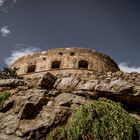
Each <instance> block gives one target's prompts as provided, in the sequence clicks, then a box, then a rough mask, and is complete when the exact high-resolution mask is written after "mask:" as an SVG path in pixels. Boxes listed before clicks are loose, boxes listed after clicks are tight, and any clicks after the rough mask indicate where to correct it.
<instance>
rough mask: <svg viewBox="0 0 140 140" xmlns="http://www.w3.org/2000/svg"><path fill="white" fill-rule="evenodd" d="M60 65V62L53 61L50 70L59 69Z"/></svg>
mask: <svg viewBox="0 0 140 140" xmlns="http://www.w3.org/2000/svg"><path fill="white" fill-rule="evenodd" d="M60 64H61V61H53V62H52V67H51V68H52V69H59V68H60Z"/></svg>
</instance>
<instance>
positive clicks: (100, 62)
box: [12, 48, 119, 74]
mask: <svg viewBox="0 0 140 140" xmlns="http://www.w3.org/2000/svg"><path fill="white" fill-rule="evenodd" d="M12 67H17V68H19V71H18V73H19V74H25V73H30V72H39V71H45V70H46V71H51V70H53V71H54V70H55V71H59V70H61V71H62V70H68V69H69V70H70V69H71V70H72V69H74V70H88V71H99V72H109V71H111V72H115V71H119V67H118V65H117V63H116V62H115V61H114V60H113V59H111V58H110V57H109V56H107V55H105V54H103V53H100V52H97V51H95V50H91V49H87V48H55V49H51V50H47V51H43V52H35V53H33V54H30V55H25V56H23V57H21V58H19V59H17V61H15V63H14V64H13V65H12ZM29 67H30V68H29ZM33 67H34V68H33ZM29 69H30V70H29Z"/></svg>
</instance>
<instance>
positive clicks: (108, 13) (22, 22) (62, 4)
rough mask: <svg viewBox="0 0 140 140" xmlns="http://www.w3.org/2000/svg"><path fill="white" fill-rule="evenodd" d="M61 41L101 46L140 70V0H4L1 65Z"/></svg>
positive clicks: (0, 7) (62, 43)
mask: <svg viewBox="0 0 140 140" xmlns="http://www.w3.org/2000/svg"><path fill="white" fill-rule="evenodd" d="M59 47H84V48H90V49H93V50H97V51H100V52H103V53H105V54H107V55H109V56H110V57H112V58H113V59H114V60H115V61H116V62H117V63H118V65H119V66H120V67H121V69H122V70H123V71H128V72H131V71H137V72H140V1H139V0H0V69H2V68H3V67H4V66H6V65H10V64H12V63H13V62H14V60H15V58H18V57H19V56H22V55H25V54H28V53H32V52H33V51H44V50H48V49H52V48H59Z"/></svg>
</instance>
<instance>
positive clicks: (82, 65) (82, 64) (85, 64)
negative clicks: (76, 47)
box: [78, 60, 88, 68]
mask: <svg viewBox="0 0 140 140" xmlns="http://www.w3.org/2000/svg"><path fill="white" fill-rule="evenodd" d="M78 68H88V62H87V61H84V60H81V61H79V62H78Z"/></svg>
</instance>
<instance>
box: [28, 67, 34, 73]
mask: <svg viewBox="0 0 140 140" xmlns="http://www.w3.org/2000/svg"><path fill="white" fill-rule="evenodd" d="M35 68H36V65H32V66H29V67H28V69H27V73H30V72H35Z"/></svg>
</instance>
